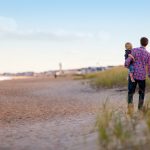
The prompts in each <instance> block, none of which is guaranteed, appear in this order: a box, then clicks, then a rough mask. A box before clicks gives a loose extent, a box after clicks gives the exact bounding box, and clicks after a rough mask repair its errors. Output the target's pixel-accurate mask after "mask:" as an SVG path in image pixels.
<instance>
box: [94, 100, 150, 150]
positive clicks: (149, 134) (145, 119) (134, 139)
mask: <svg viewBox="0 0 150 150" xmlns="http://www.w3.org/2000/svg"><path fill="white" fill-rule="evenodd" d="M108 105H109V104H107V101H106V102H105V103H104V105H103V106H102V108H101V112H100V113H99V115H98V117H97V122H96V127H97V131H98V135H99V144H100V148H103V149H106V150H118V149H119V150H120V149H121V150H122V149H128V150H140V149H146V148H147V147H149V146H150V99H149V100H147V101H146V104H145V107H144V110H143V111H138V112H134V113H133V114H130V115H128V114H127V113H126V111H125V108H123V107H120V108H119V109H117V110H115V109H114V108H112V107H109V106H108Z"/></svg>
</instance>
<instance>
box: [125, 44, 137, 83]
mask: <svg viewBox="0 0 150 150" xmlns="http://www.w3.org/2000/svg"><path fill="white" fill-rule="evenodd" d="M125 48H126V50H125V59H127V58H128V57H131V58H132V59H133V61H135V60H134V57H133V56H132V55H131V50H132V44H131V43H129V42H128V43H126V44H125ZM133 61H132V62H131V64H130V66H129V76H130V79H131V81H132V82H135V80H134V78H133V72H134V67H133Z"/></svg>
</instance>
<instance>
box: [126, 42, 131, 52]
mask: <svg viewBox="0 0 150 150" xmlns="http://www.w3.org/2000/svg"><path fill="white" fill-rule="evenodd" d="M125 48H126V49H128V50H132V44H131V43H130V42H127V43H126V44H125Z"/></svg>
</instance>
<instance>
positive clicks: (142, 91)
mask: <svg viewBox="0 0 150 150" xmlns="http://www.w3.org/2000/svg"><path fill="white" fill-rule="evenodd" d="M138 85H139V104H138V109H139V110H140V109H142V108H143V104H144V97H145V86H146V82H145V80H140V81H138Z"/></svg>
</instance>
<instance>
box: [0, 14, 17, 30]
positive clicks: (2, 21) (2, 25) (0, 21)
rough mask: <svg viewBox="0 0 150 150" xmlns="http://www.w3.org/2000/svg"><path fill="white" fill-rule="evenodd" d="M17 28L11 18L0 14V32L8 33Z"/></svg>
mask: <svg viewBox="0 0 150 150" xmlns="http://www.w3.org/2000/svg"><path fill="white" fill-rule="evenodd" d="M16 29H17V23H16V21H15V20H14V19H13V18H9V17H3V16H0V32H2V33H9V32H14V31H16Z"/></svg>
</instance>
